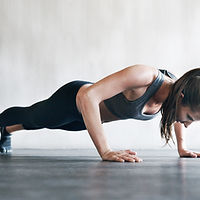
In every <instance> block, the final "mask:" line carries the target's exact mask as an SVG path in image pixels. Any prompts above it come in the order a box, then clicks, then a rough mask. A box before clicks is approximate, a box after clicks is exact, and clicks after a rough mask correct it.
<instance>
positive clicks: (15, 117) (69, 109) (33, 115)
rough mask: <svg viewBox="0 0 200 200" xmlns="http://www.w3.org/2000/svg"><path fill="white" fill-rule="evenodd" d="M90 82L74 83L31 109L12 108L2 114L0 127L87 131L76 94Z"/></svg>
mask: <svg viewBox="0 0 200 200" xmlns="http://www.w3.org/2000/svg"><path fill="white" fill-rule="evenodd" d="M87 83H92V82H88V81H80V80H76V81H72V82H69V83H67V84H65V85H63V86H62V87H61V88H59V89H58V90H57V91H56V92H55V93H54V94H53V95H52V96H50V97H49V98H48V99H45V100H43V101H40V102H37V103H35V104H33V105H31V106H29V107H10V108H8V109H6V110H4V111H3V112H2V113H1V114H0V127H2V126H3V127H5V126H11V125H15V124H22V126H23V127H24V129H26V130H34V129H41V128H49V129H63V130H69V131H80V130H85V129H86V127H85V124H84V121H83V118H82V115H81V113H79V111H78V109H77V106H76V94H77V92H78V90H79V88H80V87H81V86H82V85H84V84H87Z"/></svg>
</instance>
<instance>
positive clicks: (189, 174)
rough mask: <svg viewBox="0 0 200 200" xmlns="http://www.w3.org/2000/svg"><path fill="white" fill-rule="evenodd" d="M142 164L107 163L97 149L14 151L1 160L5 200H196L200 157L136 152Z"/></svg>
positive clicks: (0, 195) (0, 184) (199, 189)
mask: <svg viewBox="0 0 200 200" xmlns="http://www.w3.org/2000/svg"><path fill="white" fill-rule="evenodd" d="M137 152H138V156H140V157H141V158H142V159H143V160H144V161H143V162H142V163H129V162H125V163H118V162H102V161H101V159H100V157H99V156H98V154H97V152H96V150H39V149H37V150H36V149H34V150H31V149H14V151H13V154H12V155H11V156H0V174H1V177H0V199H2V200H11V199H13V200H18V199H19V200H25V199H26V200H32V199H34V200H35V199H48V200H51V199H52V200H55V199H56V200H60V199H65V200H72V199H73V200H79V199H81V200H112V199H113V200H116V199H120V200H134V199H136V200H151V199H152V200H161V199H162V200H168V199H171V200H179V199H180V200H193V199H199V198H200V197H199V195H200V170H199V168H200V159H199V158H179V157H178V155H177V152H176V151H175V150H169V151H168V150H150V151H148V150H137Z"/></svg>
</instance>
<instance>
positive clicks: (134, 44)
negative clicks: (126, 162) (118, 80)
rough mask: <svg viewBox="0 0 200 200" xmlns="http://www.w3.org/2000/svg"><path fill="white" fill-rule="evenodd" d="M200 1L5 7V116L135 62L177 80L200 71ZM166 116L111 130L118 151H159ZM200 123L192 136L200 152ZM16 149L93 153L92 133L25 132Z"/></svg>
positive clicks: (68, 0)
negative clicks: (70, 83) (8, 111)
mask: <svg viewBox="0 0 200 200" xmlns="http://www.w3.org/2000/svg"><path fill="white" fill-rule="evenodd" d="M199 21H200V1H198V0H193V1H190V0H0V74H1V76H0V77H1V78H0V85H1V87H0V92H1V100H0V101H1V103H0V111H3V110H4V109H6V108H7V107H11V106H28V105H30V104H33V103H35V102H36V101H39V100H42V99H44V98H47V97H49V96H50V95H51V94H52V93H53V92H54V91H55V90H56V89H57V88H59V87H60V86H61V85H63V84H65V83H66V82H68V81H71V80H74V79H83V80H90V81H94V82H95V81H97V80H99V79H100V78H102V77H104V76H106V75H108V74H110V73H112V72H115V71H117V70H120V69H122V68H124V67H126V66H129V65H133V64H136V63H141V64H147V65H152V66H156V67H159V68H166V69H168V70H171V71H172V72H174V73H175V74H176V75H177V76H178V77H179V76H180V75H182V74H183V73H184V72H185V71H186V70H189V69H191V68H193V67H196V66H198V65H199V61H200V57H199V52H200V39H199V38H200V37H199V35H200V26H199ZM159 120H160V117H158V118H156V119H154V120H152V121H148V122H141V121H136V120H125V121H120V122H112V123H110V124H105V125H104V127H105V130H106V133H107V137H108V140H109V142H110V144H111V146H112V147H116V148H126V147H127V148H128V147H130V148H134V147H137V148H160V146H161V145H162V144H163V142H161V141H160V136H159ZM198 126H199V125H198V124H194V125H192V126H191V128H189V129H188V130H187V132H190V133H189V134H188V136H187V137H188V144H189V145H191V146H193V147H198V139H200V135H199V134H196V132H197V130H198ZM13 146H14V147H16V148H18V147H19V148H21V147H26V148H28V147H31V148H35V147H42V148H90V147H93V143H92V141H91V139H90V137H89V135H88V134H87V132H86V131H82V132H66V131H62V130H54V131H52V130H47V129H42V130H36V131H20V132H16V133H15V134H14V135H13Z"/></svg>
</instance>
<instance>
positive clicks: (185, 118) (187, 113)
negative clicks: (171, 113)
mask: <svg viewBox="0 0 200 200" xmlns="http://www.w3.org/2000/svg"><path fill="white" fill-rule="evenodd" d="M181 98H183V95H182V96H181V97H180V101H179V103H178V108H177V114H176V122H180V123H182V124H184V126H185V127H186V128H187V127H188V126H189V125H190V124H191V123H192V122H194V121H198V120H200V113H199V112H192V111H191V109H190V108H189V107H188V106H183V105H182V104H181Z"/></svg>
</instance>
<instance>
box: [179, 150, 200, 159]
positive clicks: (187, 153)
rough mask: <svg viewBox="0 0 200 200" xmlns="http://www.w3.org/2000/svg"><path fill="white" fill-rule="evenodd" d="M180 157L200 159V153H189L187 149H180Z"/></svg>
mask: <svg viewBox="0 0 200 200" xmlns="http://www.w3.org/2000/svg"><path fill="white" fill-rule="evenodd" d="M178 153H179V155H180V157H192V158H197V157H200V153H197V152H193V151H189V150H187V149H180V150H178Z"/></svg>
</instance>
